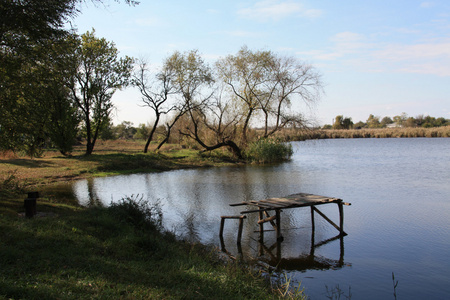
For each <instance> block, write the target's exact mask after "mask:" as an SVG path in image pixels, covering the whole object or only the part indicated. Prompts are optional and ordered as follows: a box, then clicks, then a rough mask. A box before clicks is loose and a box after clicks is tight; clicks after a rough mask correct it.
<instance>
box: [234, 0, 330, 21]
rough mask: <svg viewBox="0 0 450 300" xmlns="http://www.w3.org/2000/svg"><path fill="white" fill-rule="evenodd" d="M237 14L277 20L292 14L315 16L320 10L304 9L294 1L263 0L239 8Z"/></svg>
mask: <svg viewBox="0 0 450 300" xmlns="http://www.w3.org/2000/svg"><path fill="white" fill-rule="evenodd" d="M238 14H239V15H240V16H242V17H244V18H248V19H253V20H258V21H261V22H266V21H268V20H272V21H279V20H281V19H284V18H287V17H289V16H292V15H297V16H303V17H308V18H316V17H318V16H320V15H321V14H322V12H321V11H320V10H318V9H306V8H304V7H303V5H302V4H300V3H298V2H296V1H291V0H288V1H280V0H264V1H260V2H257V3H255V4H254V5H253V6H252V7H247V8H243V9H240V10H239V11H238Z"/></svg>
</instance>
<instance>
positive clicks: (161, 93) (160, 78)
mask: <svg viewBox="0 0 450 300" xmlns="http://www.w3.org/2000/svg"><path fill="white" fill-rule="evenodd" d="M149 73H150V71H149V69H148V67H147V63H146V62H145V61H142V60H141V61H140V62H139V68H138V70H137V71H136V72H135V74H134V76H133V80H132V83H133V85H134V86H135V87H137V88H138V89H139V91H140V93H141V95H142V98H141V99H142V102H144V105H145V106H148V107H150V108H151V109H152V110H153V112H154V114H155V120H154V122H153V126H152V129H151V130H150V132H149V134H148V136H147V142H146V143H145V147H144V153H147V151H148V147H149V145H150V142H151V141H152V140H153V135H154V134H155V131H156V128H157V127H158V125H159V121H160V119H161V116H162V115H167V114H169V113H170V112H171V111H174V110H175V109H176V105H175V104H173V105H170V104H169V97H170V96H171V95H173V94H175V93H176V92H177V87H176V85H175V73H174V70H173V68H172V67H171V65H170V64H168V63H166V64H164V66H163V68H162V69H161V71H160V72H158V73H157V74H156V75H155V77H153V78H149V77H150V74H149ZM169 132H170V129H169ZM161 146H162V145H161Z"/></svg>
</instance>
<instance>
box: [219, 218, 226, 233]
mask: <svg viewBox="0 0 450 300" xmlns="http://www.w3.org/2000/svg"><path fill="white" fill-rule="evenodd" d="M224 225H225V217H224V216H222V217H221V220H220V232H219V236H220V237H221V238H223V227H224Z"/></svg>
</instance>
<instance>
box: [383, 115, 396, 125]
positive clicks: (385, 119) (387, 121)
mask: <svg viewBox="0 0 450 300" xmlns="http://www.w3.org/2000/svg"><path fill="white" fill-rule="evenodd" d="M392 123H394V121H392V119H391V118H390V117H384V118H383V119H382V120H381V126H382V127H386V126H387V125H388V124H392Z"/></svg>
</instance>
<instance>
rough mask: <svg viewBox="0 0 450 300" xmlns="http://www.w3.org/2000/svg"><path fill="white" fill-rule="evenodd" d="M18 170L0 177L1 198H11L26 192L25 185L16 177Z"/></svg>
mask: <svg viewBox="0 0 450 300" xmlns="http://www.w3.org/2000/svg"><path fill="white" fill-rule="evenodd" d="M16 173H17V170H14V171H8V172H7V173H6V174H5V175H2V176H0V196H5V197H6V196H11V195H16V194H22V193H23V192H24V183H21V182H20V181H19V179H18V178H17V177H16Z"/></svg>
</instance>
